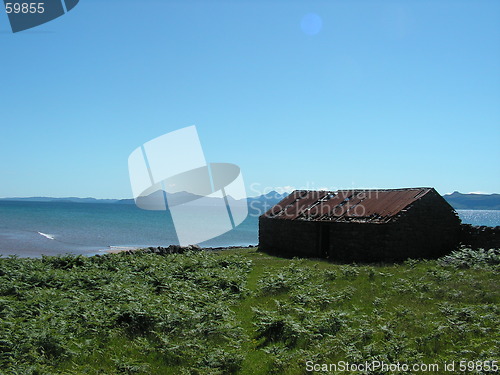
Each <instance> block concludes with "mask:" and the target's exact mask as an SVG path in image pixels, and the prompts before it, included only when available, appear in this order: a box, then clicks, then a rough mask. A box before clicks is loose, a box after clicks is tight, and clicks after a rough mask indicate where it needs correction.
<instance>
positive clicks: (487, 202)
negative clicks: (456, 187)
mask: <svg viewBox="0 0 500 375" xmlns="http://www.w3.org/2000/svg"><path fill="white" fill-rule="evenodd" d="M443 198H444V199H446V201H447V202H448V203H449V204H450V205H451V206H452V207H453V208H454V209H455V210H500V194H462V193H459V192H458V191H455V192H454V193H452V194H445V195H443Z"/></svg>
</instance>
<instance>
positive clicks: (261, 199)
mask: <svg viewBox="0 0 500 375" xmlns="http://www.w3.org/2000/svg"><path fill="white" fill-rule="evenodd" d="M167 194H168V193H167ZM287 195H288V194H287V193H284V194H280V193H277V192H276V191H271V192H270V193H267V194H264V195H260V196H258V197H250V198H247V199H246V200H245V199H240V200H235V199H233V198H232V197H228V200H229V201H230V202H232V203H233V204H245V201H246V203H247V204H248V206H249V210H250V211H254V212H260V213H264V212H265V211H267V209H269V208H270V207H272V206H274V205H275V204H276V203H278V202H279V201H281V200H282V199H283V198H284V197H286V196H287ZM198 198H200V197H198V196H196V195H193V194H190V193H186V192H181V193H173V194H168V200H169V202H170V203H171V204H172V203H174V202H175V204H181V203H184V202H187V201H192V200H195V199H198ZM443 198H444V199H445V200H446V201H447V202H448V203H449V204H450V205H451V206H452V207H453V208H455V209H456V210H500V194H462V193H459V192H458V191H455V192H454V193H452V194H445V195H443ZM219 199H220V198H209V199H206V200H204V201H203V205H211V204H215V203H217V202H216V201H217V200H219ZM0 201H24V202H70V203H107V204H110V203H112V204H134V200H133V199H96V198H77V197H68V198H51V197H31V198H0ZM212 202H213V203H212Z"/></svg>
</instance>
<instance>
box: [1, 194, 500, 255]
mask: <svg viewBox="0 0 500 375" xmlns="http://www.w3.org/2000/svg"><path fill="white" fill-rule="evenodd" d="M261 213H263V212H258V211H256V210H250V214H249V216H248V217H247V219H246V220H245V221H243V223H242V224H240V225H239V226H238V227H236V228H235V229H233V230H231V231H229V232H227V233H225V234H223V235H221V236H219V237H216V238H213V239H211V240H209V241H205V242H202V243H200V244H199V245H200V246H201V247H229V246H249V245H257V243H258V216H259V215H260V214H261ZM457 213H458V215H459V216H460V218H461V220H462V222H463V223H466V224H472V225H485V226H498V225H500V210H457ZM194 214H196V212H195V211H193V215H194ZM214 220H216V218H214ZM176 244H178V240H177V236H176V234H175V228H174V224H173V221H172V218H171V217H170V215H169V212H168V211H145V210H141V209H139V208H137V207H136V206H135V205H133V204H118V203H72V202H26V201H1V202H0V255H2V256H8V255H17V256H19V257H41V256H42V255H60V254H75V255H95V254H104V253H106V252H108V251H112V250H122V249H133V248H140V247H149V246H154V247H156V246H165V247H166V246H169V245H176Z"/></svg>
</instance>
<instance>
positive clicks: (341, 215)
mask: <svg viewBox="0 0 500 375" xmlns="http://www.w3.org/2000/svg"><path fill="white" fill-rule="evenodd" d="M430 191H435V190H434V189H433V188H406V189H383V190H338V191H311V190H295V191H294V192H293V193H291V194H290V195H289V196H287V197H286V198H284V199H283V200H282V201H281V202H279V203H278V204H276V205H275V206H273V207H272V208H271V209H270V210H269V211H267V212H266V213H265V214H264V215H263V216H264V217H267V218H276V219H288V220H307V221H337V222H351V221H355V222H373V223H385V222H388V221H390V220H391V219H393V218H394V217H395V216H397V215H398V214H399V213H401V212H404V211H405V210H406V209H407V208H408V207H409V206H410V205H411V204H412V203H413V202H415V201H417V200H418V199H420V198H421V197H423V196H424V195H426V194H427V193H429V192H430Z"/></svg>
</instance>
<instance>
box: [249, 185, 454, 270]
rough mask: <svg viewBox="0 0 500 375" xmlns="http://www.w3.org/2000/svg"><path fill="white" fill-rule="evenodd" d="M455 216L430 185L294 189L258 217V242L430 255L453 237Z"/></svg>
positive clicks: (343, 254) (312, 252) (294, 248)
mask: <svg viewBox="0 0 500 375" xmlns="http://www.w3.org/2000/svg"><path fill="white" fill-rule="evenodd" d="M459 237H460V219H459V217H458V215H457V213H456V212H455V210H454V209H453V207H451V206H450V205H449V204H448V202H446V201H445V200H444V198H443V197H441V195H439V194H438V193H437V191H436V190H434V189H433V188H406V189H390V190H339V191H308V190H296V191H294V192H293V193H291V194H290V195H289V196H287V197H286V198H284V199H283V200H282V201H281V202H279V203H278V204H276V205H275V206H273V207H272V208H271V209H270V210H269V211H267V212H266V213H265V214H263V215H262V216H260V218H259V248H260V249H261V250H263V251H268V252H273V253H278V254H283V255H299V256H310V257H320V258H329V259H331V260H341V261H357V262H373V261H393V260H405V259H407V258H435V257H439V256H442V255H444V254H446V253H448V252H450V251H451V250H453V249H455V248H456V247H457V245H458V243H459V240H460V239H459Z"/></svg>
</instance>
